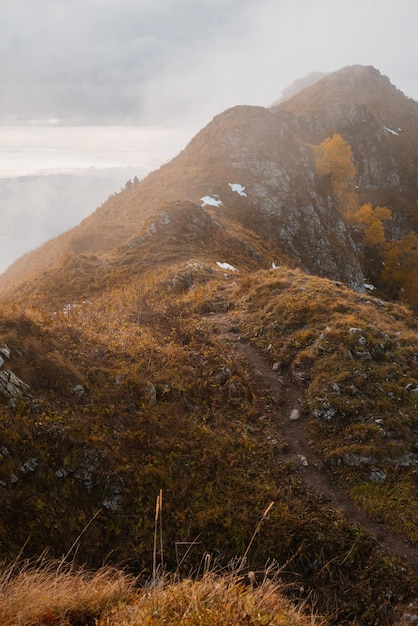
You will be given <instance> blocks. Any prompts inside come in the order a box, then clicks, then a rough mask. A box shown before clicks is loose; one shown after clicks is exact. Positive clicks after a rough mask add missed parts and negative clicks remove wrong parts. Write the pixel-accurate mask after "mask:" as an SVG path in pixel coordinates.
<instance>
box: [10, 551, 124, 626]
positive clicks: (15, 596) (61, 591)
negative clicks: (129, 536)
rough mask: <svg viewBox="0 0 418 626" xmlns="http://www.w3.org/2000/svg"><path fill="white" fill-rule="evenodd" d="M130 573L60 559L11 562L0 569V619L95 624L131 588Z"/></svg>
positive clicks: (30, 625)
mask: <svg viewBox="0 0 418 626" xmlns="http://www.w3.org/2000/svg"><path fill="white" fill-rule="evenodd" d="M133 582H134V581H133V579H132V578H131V577H129V576H128V575H126V574H124V573H122V572H121V571H118V570H115V569H112V568H102V569H100V570H98V571H95V572H91V571H88V570H86V569H82V568H74V567H72V566H71V565H68V564H65V563H64V562H63V561H50V560H45V559H42V560H40V561H38V562H35V563H29V564H22V563H20V562H18V561H17V562H14V563H12V564H11V565H3V566H2V568H1V570H0V624H1V625H2V626H17V625H19V626H35V625H37V624H56V625H57V626H67V625H68V626H69V625H70V624H74V625H75V624H79V625H82V624H85V625H88V624H94V623H95V620H96V618H98V617H99V616H100V615H101V614H102V613H103V612H104V611H105V610H107V609H109V608H110V606H114V605H115V604H116V603H117V602H118V601H122V600H127V599H128V598H129V596H130V595H131V593H132V589H133Z"/></svg>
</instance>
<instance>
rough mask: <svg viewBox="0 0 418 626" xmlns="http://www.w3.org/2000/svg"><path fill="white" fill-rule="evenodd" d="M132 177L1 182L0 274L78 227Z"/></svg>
mask: <svg viewBox="0 0 418 626" xmlns="http://www.w3.org/2000/svg"><path fill="white" fill-rule="evenodd" d="M136 171H137V170H132V169H130V168H127V169H121V168H118V169H114V170H113V169H109V170H101V171H97V172H95V173H91V174H79V175H76V174H72V175H69V174H55V175H50V176H37V177H36V176H35V177H19V178H9V179H8V178H3V179H0V197H1V205H0V224H1V230H0V250H1V256H0V273H1V272H3V271H4V270H5V269H6V268H7V267H8V266H9V265H10V264H11V263H12V262H13V261H14V260H15V259H17V258H18V257H20V256H21V255H22V254H24V253H25V252H28V251H29V250H32V249H34V248H37V247H38V246H39V245H40V244H41V243H43V242H45V241H47V240H48V239H51V238H52V237H55V236H56V235H58V234H60V233H62V232H64V231H66V230H68V229H69V228H71V227H72V226H75V225H76V224H78V223H79V222H80V221H81V220H82V219H83V218H84V217H86V216H87V215H89V214H90V213H92V212H93V211H94V209H95V208H97V207H98V206H99V205H100V204H102V203H103V202H104V201H105V200H106V199H107V198H108V197H109V196H110V195H111V194H112V193H113V192H115V191H119V190H120V189H121V187H123V186H124V185H125V183H126V182H127V180H128V179H130V178H132V177H133V176H134V175H135V173H134V172H136Z"/></svg>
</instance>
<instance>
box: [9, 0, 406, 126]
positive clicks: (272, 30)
mask: <svg viewBox="0 0 418 626" xmlns="http://www.w3.org/2000/svg"><path fill="white" fill-rule="evenodd" d="M5 7H6V9H5ZM0 15H1V17H2V20H0V42H1V43H0V48H1V55H0V68H1V75H2V98H1V100H0V124H1V123H3V124H10V123H22V122H25V123H30V122H31V121H33V120H37V121H39V120H47V119H55V120H57V121H58V122H59V123H61V124H69V125H79V124H139V125H144V124H161V123H165V124H171V125H173V124H183V123H185V122H186V123H188V122H189V121H190V120H195V121H196V123H198V124H200V125H202V124H204V123H206V122H207V121H208V120H209V119H211V118H212V117H213V116H214V115H216V114H217V113H219V112H221V111H222V110H224V109H225V108H227V107H229V106H234V105H236V104H256V105H262V106H268V105H269V104H270V103H271V102H274V101H276V100H277V99H278V98H279V97H280V94H281V91H282V89H284V88H285V87H287V86H288V85H289V84H290V83H292V82H293V81H294V80H296V79H298V78H301V77H303V76H304V75H306V74H308V73H310V72H312V71H320V72H330V71H336V70H338V69H340V68H341V67H343V66H346V65H353V64H357V63H359V64H363V65H374V66H375V67H376V68H377V69H379V70H380V71H381V72H382V73H383V74H386V75H388V76H390V78H391V80H392V81H393V82H394V83H395V84H396V85H397V86H398V87H399V88H400V89H402V90H403V91H404V92H405V93H406V94H407V95H409V96H411V97H415V98H418V76H417V73H416V67H417V61H418V48H417V46H416V32H415V31H416V24H417V22H418V5H417V3H416V2H415V0H398V1H397V2H396V4H394V3H393V2H392V0H379V1H377V0H352V1H351V2H350V3H347V2H346V1H345V0H344V1H342V0H310V1H308V0H295V1H294V2H289V1H288V0H258V1H257V2H253V1H251V0H152V1H151V0H135V1H134V0H117V1H116V0H83V1H82V2H81V1H80V0H73V1H71V2H69V1H68V0H37V2H33V0H13V1H11V0H10V1H9V0H4V1H3V2H2V7H1V8H0Z"/></svg>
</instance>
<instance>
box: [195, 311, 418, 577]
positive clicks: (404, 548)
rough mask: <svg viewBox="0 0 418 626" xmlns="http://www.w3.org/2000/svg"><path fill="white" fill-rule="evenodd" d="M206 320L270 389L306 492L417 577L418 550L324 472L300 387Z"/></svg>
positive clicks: (220, 321)
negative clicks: (338, 512)
mask: <svg viewBox="0 0 418 626" xmlns="http://www.w3.org/2000/svg"><path fill="white" fill-rule="evenodd" d="M207 319H208V320H209V321H210V322H211V323H212V324H213V327H214V331H215V332H216V333H217V335H218V340H219V341H220V342H221V343H224V344H225V349H226V351H227V352H229V353H232V354H233V355H234V356H235V357H236V358H239V359H240V360H244V361H245V362H246V363H247V364H248V365H249V367H250V369H251V370H252V372H253V375H254V376H255V377H256V378H260V379H262V381H263V383H264V384H266V383H268V385H269V386H270V392H271V396H272V398H273V400H274V406H275V407H276V408H275V409H274V416H273V418H274V419H275V422H276V423H277V424H278V426H279V428H280V431H281V434H282V438H283V440H284V441H285V442H286V444H287V445H288V449H289V453H288V454H289V459H290V460H292V461H293V462H294V463H295V465H297V466H298V467H299V468H300V471H301V476H302V478H303V480H304V482H305V485H306V488H307V489H308V491H310V492H311V493H312V494H315V495H320V496H322V497H325V498H326V499H327V500H328V501H329V507H330V508H333V509H339V510H341V511H342V512H343V513H344V515H345V516H346V518H347V520H348V521H349V522H351V523H353V524H357V525H358V526H360V527H361V528H363V529H364V530H366V531H368V532H370V533H372V534H374V535H375V536H376V537H377V539H378V541H379V542H380V545H381V548H382V550H383V551H385V552H386V553H388V554H390V555H393V556H396V557H398V558H400V559H401V560H402V561H404V562H406V563H408V564H409V565H410V566H411V568H412V569H413V570H414V571H415V573H416V574H417V575H418V549H417V548H415V547H414V546H413V545H411V544H410V543H409V542H408V541H407V540H405V539H403V538H402V537H400V536H398V535H395V534H393V533H392V532H391V531H390V530H389V529H388V528H387V527H386V526H385V524H383V523H379V522H375V521H373V520H371V519H370V518H369V517H368V516H367V515H366V514H365V513H363V511H362V510H361V509H359V508H358V507H357V506H356V505H355V504H354V503H353V502H352V501H351V500H350V499H349V498H348V496H347V495H346V494H345V492H344V491H343V489H342V488H340V487H339V485H338V484H337V483H336V479H335V477H333V476H332V475H331V474H329V473H328V472H327V471H326V470H325V468H324V465H323V462H322V460H321V458H320V457H319V455H318V454H317V453H316V452H315V451H314V450H313V449H312V447H311V446H310V445H309V441H308V436H307V428H306V422H307V416H306V415H303V412H302V410H301V407H300V404H301V399H302V395H303V388H302V386H301V385H300V384H298V382H297V381H296V380H295V379H294V377H293V376H292V375H291V374H290V373H288V374H285V375H281V374H279V373H278V372H275V371H273V369H272V364H271V363H270V362H269V361H268V360H267V359H266V357H265V356H263V355H262V354H261V353H260V352H259V351H258V350H257V348H255V347H254V346H252V345H251V344H250V343H248V342H246V341H244V340H243V339H242V337H240V335H239V333H238V332H237V330H236V329H235V328H234V327H233V325H232V324H231V322H230V321H229V320H228V319H227V317H226V315H225V314H223V313H216V314H212V315H209V316H208V317H207ZM294 409H296V410H297V411H299V418H298V419H294V420H291V419H290V415H291V414H292V411H294Z"/></svg>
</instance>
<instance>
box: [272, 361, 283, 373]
mask: <svg viewBox="0 0 418 626" xmlns="http://www.w3.org/2000/svg"><path fill="white" fill-rule="evenodd" d="M280 365H281V363H280V361H276V362H275V363H273V366H272V368H271V369H272V370H273V372H278V371H279V369H280Z"/></svg>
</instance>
